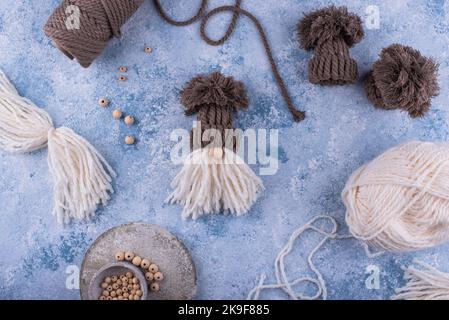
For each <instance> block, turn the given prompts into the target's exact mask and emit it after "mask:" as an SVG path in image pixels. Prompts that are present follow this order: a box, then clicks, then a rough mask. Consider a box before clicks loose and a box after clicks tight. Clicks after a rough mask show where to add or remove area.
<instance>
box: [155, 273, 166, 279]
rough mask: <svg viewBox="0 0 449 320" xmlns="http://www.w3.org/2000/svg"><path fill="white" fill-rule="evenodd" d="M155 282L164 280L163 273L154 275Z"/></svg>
mask: <svg viewBox="0 0 449 320" xmlns="http://www.w3.org/2000/svg"><path fill="white" fill-rule="evenodd" d="M154 280H156V281H162V280H164V274H163V273H162V272H156V273H155V274H154Z"/></svg>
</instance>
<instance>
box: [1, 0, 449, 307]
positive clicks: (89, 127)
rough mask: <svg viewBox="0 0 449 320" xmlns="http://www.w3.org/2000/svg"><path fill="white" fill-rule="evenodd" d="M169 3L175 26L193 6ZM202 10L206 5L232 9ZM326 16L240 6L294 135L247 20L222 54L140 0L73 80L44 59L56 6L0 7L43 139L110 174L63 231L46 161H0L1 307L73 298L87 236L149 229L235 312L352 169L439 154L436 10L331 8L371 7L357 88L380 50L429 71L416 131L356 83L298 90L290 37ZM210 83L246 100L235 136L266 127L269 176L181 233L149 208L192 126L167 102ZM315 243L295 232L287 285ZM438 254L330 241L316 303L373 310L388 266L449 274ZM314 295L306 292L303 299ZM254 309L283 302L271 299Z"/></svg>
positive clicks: (443, 117)
mask: <svg viewBox="0 0 449 320" xmlns="http://www.w3.org/2000/svg"><path fill="white" fill-rule="evenodd" d="M166 2H167V1H166ZM168 2H169V5H170V4H172V7H173V12H174V13H177V14H178V16H181V15H182V16H183V17H187V16H188V15H190V14H191V13H193V11H194V8H195V7H196V3H198V2H199V1H181V2H180V3H177V2H176V1H174V0H172V1H168ZM188 2H191V3H192V4H190V5H188V4H187V3H188ZM211 2H212V5H213V6H217V5H219V4H225V3H230V2H232V1H224V0H223V1H221V0H220V1H218V0H214V1H211ZM329 2H330V1H316V0H315V1H301V0H267V1H256V0H252V1H250V0H247V1H244V8H246V9H248V10H250V11H251V12H254V13H255V14H256V15H257V16H258V17H260V19H261V21H262V23H263V24H264V25H265V27H266V30H267V33H268V37H269V39H270V41H271V43H272V45H273V49H274V54H275V58H276V60H277V61H278V62H279V65H280V70H281V73H282V75H283V76H284V77H285V80H286V82H287V84H288V87H289V88H290V91H291V93H292V95H293V98H294V100H295V102H296V103H297V104H298V105H299V106H301V108H302V109H305V110H306V111H307V115H308V117H307V120H306V121H305V122H303V123H301V124H293V123H292V121H291V119H290V115H289V114H288V113H287V111H286V107H285V105H284V102H283V100H282V99H281V98H280V95H279V92H278V89H277V87H276V84H275V82H274V81H273V78H272V75H271V72H270V70H269V65H268V64H267V62H266V59H265V56H264V53H263V50H262V47H261V45H260V43H259V39H258V37H257V34H256V32H255V28H254V26H253V25H251V24H250V22H249V21H248V20H247V19H246V18H242V19H241V20H240V21H239V23H238V30H237V31H236V33H235V34H234V35H233V37H232V39H231V40H230V41H229V42H228V43H227V44H225V45H224V46H223V47H218V48H217V47H210V46H208V45H206V44H205V43H203V42H202V41H201V40H200V38H199V25H198V24H196V25H194V26H189V27H185V28H176V27H172V26H169V25H167V24H166V23H164V22H163V21H162V20H161V19H160V18H159V17H158V16H157V15H156V12H155V10H154V8H153V5H152V3H151V2H150V1H147V2H146V3H145V4H144V5H143V7H142V8H141V9H140V10H139V11H138V12H137V13H136V14H135V16H133V18H132V19H131V21H129V23H128V24H127V25H126V26H125V28H124V29H123V33H124V37H123V39H121V40H117V39H115V40H113V41H112V42H111V43H110V45H109V47H108V48H107V50H106V51H105V53H104V54H103V55H102V56H101V57H100V58H99V59H97V60H96V62H95V63H94V64H93V65H92V66H91V67H90V68H89V69H82V68H81V67H80V66H79V65H77V64H76V63H74V62H70V61H69V60H68V59H66V57H65V56H64V55H62V54H61V53H60V52H59V51H57V50H56V49H55V48H53V47H52V45H51V43H50V41H49V39H47V38H46V37H45V36H44V34H43V32H42V26H43V25H44V23H45V22H46V20H47V18H48V17H49V15H50V14H51V12H52V11H53V9H54V8H55V7H56V5H57V4H58V1H57V0H51V1H44V0H33V1H31V0H26V1H16V0H1V1H0V66H1V67H2V68H3V69H4V71H5V72H6V73H7V74H8V75H9V77H10V78H11V80H12V81H13V83H14V84H15V85H16V86H17V88H18V90H19V91H20V92H21V93H22V94H23V95H25V96H27V97H29V98H30V99H31V100H33V101H35V102H36V104H37V105H39V106H41V107H42V108H44V109H45V110H46V111H48V112H49V113H50V115H51V116H52V117H53V119H54V121H55V123H56V124H57V125H65V126H68V127H70V128H73V129H75V130H76V131H77V132H78V133H80V134H81V135H82V136H84V137H85V138H87V139H88V140H89V141H91V142H92V144H93V145H94V146H95V147H96V148H97V149H98V150H99V151H100V152H101V153H102V154H103V155H104V156H105V157H106V159H108V161H109V162H110V164H111V165H112V166H113V167H114V168H115V169H116V171H117V172H118V174H119V176H118V178H117V179H116V180H115V189H116V191H117V192H116V194H115V195H114V196H113V198H112V201H111V203H110V205H109V206H107V207H106V208H104V209H101V210H99V212H98V218H97V219H96V220H95V221H94V222H90V223H76V224H72V225H71V226H69V227H67V228H62V227H61V226H59V225H57V224H56V221H55V219H54V217H53V216H52V215H51V210H52V205H53V203H52V201H53V199H52V184H51V181H50V179H49V175H48V168H47V163H46V155H47V152H46V151H45V150H44V151H41V152H36V153H33V154H31V155H9V154H6V153H3V152H2V153H0V172H1V174H0V204H1V206H0V211H1V214H0V298H7V299H12V298H19V299H28V298H31V299H37V298H40V299H56V298H59V299H77V298H78V297H79V295H78V292H77V290H68V289H66V286H65V279H66V276H67V275H66V274H65V270H66V268H67V266H69V265H78V266H79V265H80V264H81V261H82V259H83V254H84V252H85V250H86V249H87V248H88V247H89V245H90V244H91V243H92V241H93V240H94V239H95V238H96V237H97V236H98V235H100V234H101V233H102V232H104V231H105V230H107V229H109V228H111V227H113V226H116V225H119V224H122V223H126V222H129V221H144V222H150V223H156V224H160V225H162V226H164V227H166V228H167V229H169V230H170V231H172V232H173V233H175V234H176V235H178V236H179V238H180V239H181V240H182V241H184V242H185V244H186V246H187V247H188V248H189V249H190V250H191V252H192V255H193V258H194V260H195V262H196V265H197V269H198V277H199V291H198V296H197V297H198V298H200V299H210V298H216V299H225V298H229V299H238V298H245V297H246V294H247V293H248V291H249V290H250V289H251V288H252V287H253V286H254V285H255V284H256V282H257V278H258V276H259V274H260V273H262V272H266V273H268V274H269V275H270V281H273V274H272V272H271V270H272V269H271V268H272V266H273V262H274V259H275V256H276V254H277V252H278V251H279V250H280V248H281V247H282V246H283V244H284V243H285V242H286V240H287V239H288V237H289V236H290V234H291V232H292V231H293V230H294V229H295V228H297V227H298V226H300V225H301V224H303V223H304V222H306V221H307V220H308V219H310V218H311V217H312V216H313V215H315V214H317V213H323V212H325V213H329V214H332V215H333V216H335V217H336V218H337V219H338V220H339V222H340V223H341V225H343V226H344V218H343V217H344V207H343V204H342V201H341V199H340V192H341V190H342V188H343V186H344V184H345V181H346V180H347V178H348V176H349V175H350V173H351V172H352V171H353V170H355V169H356V168H357V167H359V166H360V165H361V164H363V163H364V162H365V161H368V160H370V159H372V158H373V157H374V156H376V155H378V154H380V153H381V152H383V151H384V150H386V149H387V148H389V147H392V146H394V145H396V144H398V143H400V142H404V141H408V140H410V139H425V140H446V139H447V138H448V135H449V127H448V124H447V122H448V118H449V115H448V111H447V110H448V109H447V103H448V99H447V96H448V89H449V85H448V81H447V76H448V72H449V68H448V61H449V57H448V55H449V53H448V41H449V39H448V34H449V2H448V1H444V0H431V1H423V0H419V1H416V0H413V1H411V0H410V1H407V0H400V1H387V0H382V1H380V0H373V1H354V0H351V1H332V3H335V4H346V5H348V6H349V8H350V9H351V10H353V11H355V12H357V13H359V14H360V15H364V12H365V9H366V7H367V6H368V5H377V6H378V7H379V9H380V15H381V27H380V29H379V30H366V37H365V39H364V40H363V42H362V43H361V44H359V45H357V46H356V47H355V48H354V49H352V50H351V52H352V54H353V56H354V57H355V58H356V59H357V61H358V62H359V69H360V71H361V73H362V74H363V73H365V72H366V71H367V70H368V69H369V67H370V66H371V64H372V63H373V62H374V61H375V60H376V59H377V54H378V53H379V51H380V50H381V48H383V47H385V46H388V45H389V44H391V43H393V42H399V43H404V44H408V45H412V46H414V47H416V48H418V49H420V50H421V51H422V53H423V54H425V55H432V56H434V57H435V58H436V59H437V60H438V61H439V62H440V64H441V67H440V78H441V84H442V85H441V87H442V89H441V95H440V96H439V97H438V98H437V99H435V100H434V103H433V106H432V109H431V111H430V113H429V114H428V115H427V116H426V117H425V118H424V119H420V120H411V119H410V118H409V117H408V116H407V115H406V114H404V113H400V112H385V111H379V110H375V109H374V108H373V107H372V106H371V105H370V104H369V103H368V101H367V98H366V96H365V94H364V91H363V88H362V85H361V84H358V85H354V86H344V87H333V88H323V87H319V86H314V85H311V84H310V83H309V82H308V81H307V75H306V68H307V62H308V60H309V58H310V57H311V54H309V53H307V52H304V51H303V50H301V49H300V48H299V46H298V44H297V41H296V37H295V26H296V23H297V21H298V20H299V18H300V17H302V14H303V13H305V12H308V11H310V10H312V9H317V8H320V7H323V6H324V5H327V4H328V3H329ZM181 3H182V4H181ZM218 20H221V21H222V22H223V23H214V26H211V28H210V29H209V32H211V34H213V35H216V36H217V35H219V34H220V33H221V32H222V31H223V30H224V29H223V28H224V22H225V19H224V18H223V19H222V18H218V19H217V20H215V22H218ZM226 21H228V20H226ZM145 44H148V45H150V46H152V47H153V48H154V53H153V54H152V55H150V56H148V55H146V54H145V53H144V52H143V51H142V48H143V46H144V45H145ZM120 65H126V66H128V68H129V72H128V77H129V81H127V82H126V83H121V82H118V81H116V77H117V68H118V67H119V66H120ZM212 70H220V71H222V72H224V73H226V74H229V75H233V76H235V77H236V78H237V79H240V80H242V81H243V82H244V83H245V84H246V86H247V88H248V91H249V96H250V98H251V106H250V108H249V110H248V111H247V112H246V113H243V114H241V115H240V116H239V118H238V120H237V123H236V126H237V127H239V128H278V129H280V132H279V135H280V136H279V139H280V160H281V161H280V168H279V171H278V173H277V174H276V175H275V176H266V177H263V181H264V183H265V186H266V191H265V193H264V194H263V195H262V197H261V198H260V200H259V201H258V202H257V204H256V205H255V206H254V207H253V209H252V210H251V212H250V213H249V214H248V215H247V216H245V217H242V218H238V219H236V218H230V217H224V216H214V217H209V218H206V219H201V220H199V221H195V222H193V221H182V220H181V219H180V211H181V208H180V207H178V206H167V205H164V204H163V203H164V199H165V198H166V196H167V194H168V193H169V190H170V188H169V183H170V181H171V178H172V177H173V176H174V175H175V174H176V172H177V171H178V170H179V169H180V168H179V167H177V166H174V165H173V164H172V163H171V162H170V160H169V153H170V150H171V147H172V146H173V143H172V142H170V140H169V136H170V132H171V131H172V130H173V129H175V128H186V129H189V128H190V127H191V125H192V122H191V121H192V119H190V118H187V117H185V116H184V114H183V110H182V107H181V105H180V103H179V96H178V91H179V89H180V88H182V86H183V84H184V83H185V82H186V81H188V80H189V79H190V78H192V77H193V76H194V75H196V74H198V73H205V72H210V71H212ZM102 96H106V97H109V98H110V99H111V100H112V105H111V108H109V109H106V110H105V109H102V108H99V107H98V106H97V105H96V101H97V99H98V98H99V97H102ZM114 107H120V108H122V109H123V110H124V111H125V112H127V113H131V114H134V115H135V116H136V119H137V120H138V122H137V125H136V126H134V127H133V128H131V129H130V128H127V127H125V126H124V125H123V123H119V122H117V121H115V120H113V119H112V117H111V116H110V112H111V110H112V108H114ZM0 116H1V115H0ZM129 132H131V133H134V134H136V135H137V136H138V138H139V142H138V144H137V145H135V146H132V147H127V146H125V145H124V144H123V143H122V141H123V138H124V136H125V135H126V134H128V133H129ZM256 169H257V167H256ZM344 232H346V230H345V228H343V229H342V233H344ZM317 241H318V238H317V237H315V235H311V234H308V235H307V236H306V238H304V239H302V240H301V242H300V243H298V245H297V246H296V249H295V250H294V252H293V253H292V256H291V257H289V258H288V260H287V264H288V268H287V269H288V272H289V274H290V275H291V277H292V278H293V277H296V276H299V275H304V274H308V271H307V269H306V264H305V258H306V253H307V252H308V251H309V250H310V248H311V247H312V246H314V245H315V244H316V243H317ZM448 249H449V245H443V246H440V247H438V248H434V249H429V250H425V251H421V252H418V253H414V254H396V255H393V254H387V255H384V256H382V257H380V258H377V259H373V260H371V259H368V258H366V257H365V254H364V252H363V250H362V248H361V246H360V245H359V244H358V243H357V242H356V241H354V240H346V241H332V242H330V243H328V244H327V245H326V246H325V247H324V249H323V250H322V251H321V252H320V253H319V254H318V255H317V257H316V259H315V261H316V264H317V265H319V266H320V268H321V269H322V272H323V275H324V278H325V279H326V281H327V283H328V286H329V298H331V299H346V298H350V299H368V298H371V299H380V298H388V297H389V296H390V295H391V294H392V293H393V290H394V288H395V287H398V286H399V285H402V284H403V280H402V271H401V269H400V266H401V265H404V264H408V263H409V262H410V260H411V258H412V257H414V256H415V257H418V258H420V259H422V260H424V261H426V262H429V263H431V264H433V265H435V266H437V267H439V268H441V269H442V270H446V271H449V268H448V265H449V254H448ZM370 264H374V265H377V266H379V268H380V270H381V272H382V274H381V288H380V289H379V290H367V289H366V288H365V278H366V275H365V274H364V273H365V268H366V267H367V266H368V265H370ZM312 289H313V288H306V290H307V291H308V292H309V293H310V292H311V290H312ZM263 297H265V298H274V299H282V298H286V296H285V295H284V294H283V293H281V292H276V291H275V292H266V293H264V294H263Z"/></svg>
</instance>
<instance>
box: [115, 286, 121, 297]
mask: <svg viewBox="0 0 449 320" xmlns="http://www.w3.org/2000/svg"><path fill="white" fill-rule="evenodd" d="M115 292H116V293H117V295H118V296H119V295H121V294H122V293H123V291H122V289H120V288H119V289H117V291H115Z"/></svg>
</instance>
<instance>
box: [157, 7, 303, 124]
mask: <svg viewBox="0 0 449 320" xmlns="http://www.w3.org/2000/svg"><path fill="white" fill-rule="evenodd" d="M207 2H208V1H207V0H203V1H202V3H201V6H200V9H199V10H198V13H197V14H196V15H195V16H193V17H192V18H190V19H189V20H186V21H176V20H173V19H172V18H170V17H168V16H167V14H166V12H165V11H164V10H163V8H162V6H161V3H160V0H154V3H155V5H156V9H157V11H158V12H159V14H160V15H161V17H162V18H163V19H164V20H165V21H166V22H168V23H170V24H172V25H175V26H185V25H188V24H191V23H193V22H195V21H197V20H199V19H201V18H202V21H201V26H200V35H201V38H202V39H203V40H204V41H205V42H206V43H207V44H209V45H212V46H218V45H222V44H223V43H225V42H226V41H227V40H228V39H229V37H230V36H231V35H232V33H233V31H234V29H235V27H236V24H237V19H238V16H239V15H240V14H241V15H244V16H246V17H248V18H249V19H250V20H251V21H252V22H253V23H254V25H255V26H256V29H257V31H258V33H259V36H260V38H261V40H262V44H263V46H264V50H265V53H266V55H267V58H268V61H269V63H270V66H271V70H272V72H273V75H274V78H275V80H276V83H277V84H278V87H279V89H280V91H281V95H282V97H283V98H284V100H285V103H286V104H287V107H288V109H289V111H290V112H291V114H292V115H293V119H294V120H295V121H296V122H300V121H302V120H304V119H305V112H303V111H300V110H298V109H296V107H295V105H294V104H293V100H292V98H291V97H290V94H289V92H288V89H287V86H286V85H285V82H284V80H283V79H282V77H281V74H280V73H279V69H278V67H277V65H276V62H275V60H274V57H273V53H272V50H271V47H270V44H269V42H268V38H267V36H266V33H265V31H264V29H263V26H262V24H261V23H260V22H259V20H258V19H257V18H256V17H255V16H254V15H253V14H252V13H250V12H248V11H246V10H244V9H242V8H240V5H241V2H242V1H241V0H237V1H236V3H235V5H234V6H221V7H217V8H215V9H213V10H211V11H209V12H208V13H205V11H206V7H207ZM227 11H231V12H233V17H232V21H231V23H230V24H229V26H228V29H227V30H226V32H225V34H224V35H223V37H221V38H220V39H218V40H213V39H211V38H209V36H208V35H207V34H206V25H207V23H208V22H209V19H210V18H211V17H212V16H214V15H216V14H219V13H222V12H227Z"/></svg>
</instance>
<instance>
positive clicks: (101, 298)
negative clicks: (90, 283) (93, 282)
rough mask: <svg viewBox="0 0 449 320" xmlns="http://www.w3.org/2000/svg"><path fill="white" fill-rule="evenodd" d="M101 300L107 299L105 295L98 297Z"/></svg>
mask: <svg viewBox="0 0 449 320" xmlns="http://www.w3.org/2000/svg"><path fill="white" fill-rule="evenodd" d="M98 299H99V300H106V297H105V296H100V298H98Z"/></svg>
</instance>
